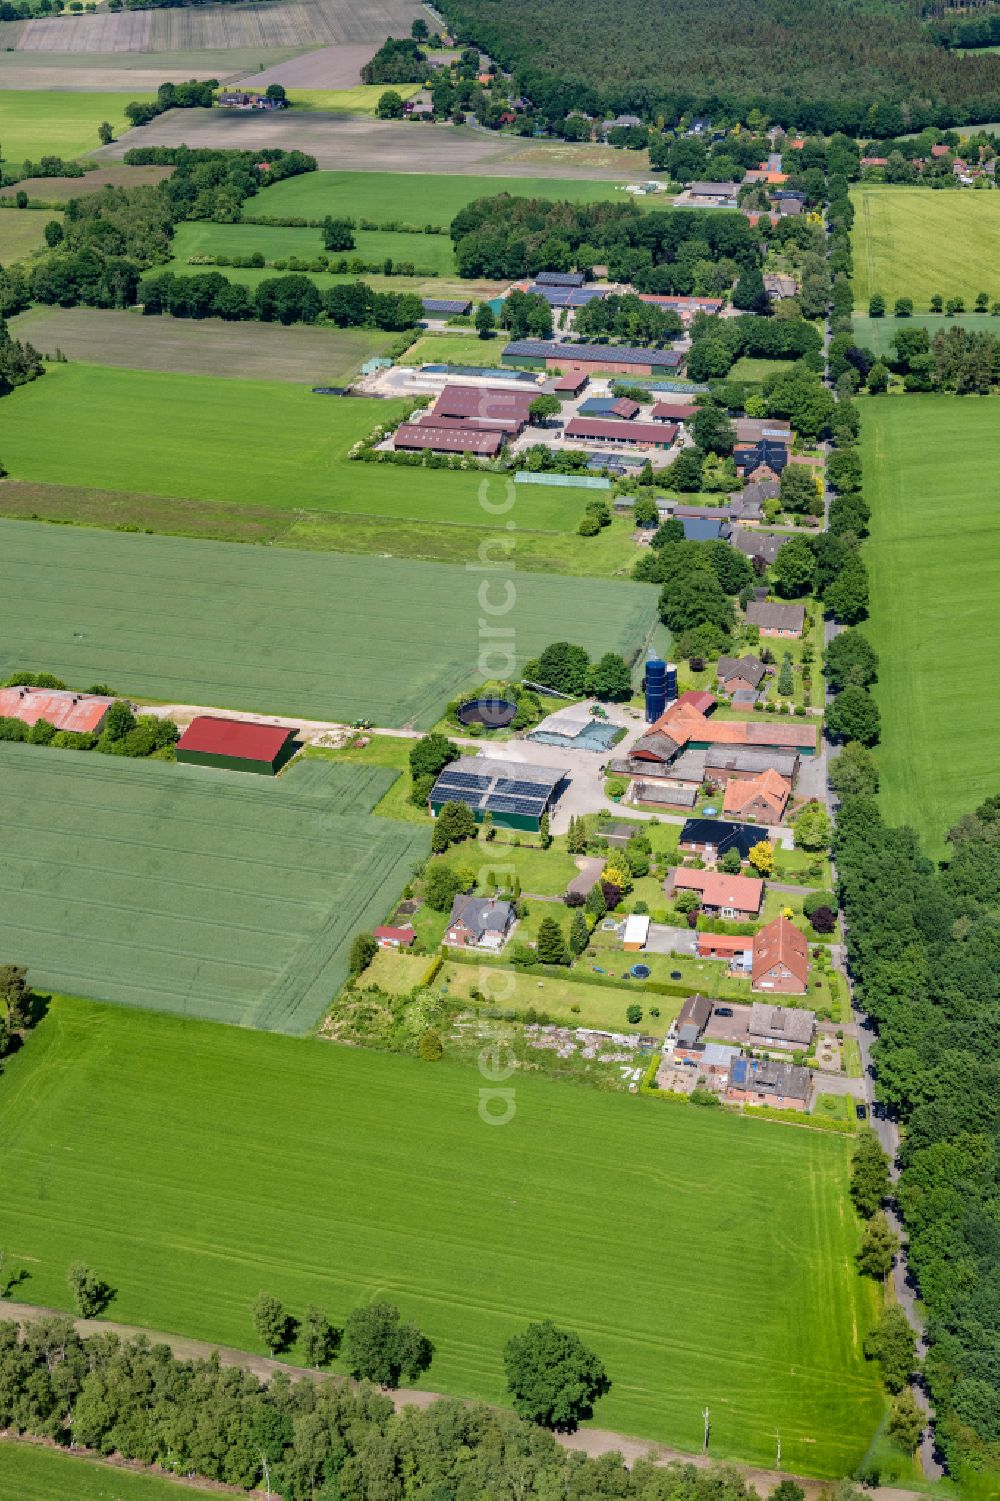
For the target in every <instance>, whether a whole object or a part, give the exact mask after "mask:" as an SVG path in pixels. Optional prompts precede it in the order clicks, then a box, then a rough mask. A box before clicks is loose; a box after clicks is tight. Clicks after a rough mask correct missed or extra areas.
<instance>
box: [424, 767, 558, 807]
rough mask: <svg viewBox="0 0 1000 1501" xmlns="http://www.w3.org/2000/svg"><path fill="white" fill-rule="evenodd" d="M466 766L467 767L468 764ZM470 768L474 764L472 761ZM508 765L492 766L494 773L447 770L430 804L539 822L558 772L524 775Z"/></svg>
mask: <svg viewBox="0 0 1000 1501" xmlns="http://www.w3.org/2000/svg"><path fill="white" fill-rule="evenodd" d="M467 764H468V763H467ZM471 764H472V765H475V764H476V762H475V761H474V760H473V761H472V762H471ZM518 770H519V768H518V767H517V766H516V765H514V764H512V763H510V762H498V763H495V766H494V769H493V770H492V771H490V770H489V769H488V762H485V761H484V763H483V770H482V771H481V772H479V771H472V770H469V771H466V770H464V769H462V767H461V764H459V765H457V766H446V767H445V768H444V770H443V771H442V772H441V774H440V776H439V777H438V779H437V781H436V782H435V783H434V788H433V791H432V793H431V801H432V802H433V803H437V804H440V803H445V802H449V803H450V802H455V803H465V804H466V805H467V807H469V808H472V809H474V810H475V811H476V812H479V813H487V812H492V813H518V814H523V815H524V816H525V817H527V818H541V816H542V814H543V813H544V812H545V809H546V807H547V806H548V803H549V799H550V797H551V796H552V793H553V791H554V789H555V788H556V787H557V786H558V785H559V783H560V782H561V781H562V777H563V773H562V771H561V770H558V769H555V768H553V769H552V770H549V768H548V767H544V768H542V767H525V768H524V775H518V774H517V773H518Z"/></svg>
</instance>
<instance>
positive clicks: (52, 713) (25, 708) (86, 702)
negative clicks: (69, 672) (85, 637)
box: [0, 687, 114, 735]
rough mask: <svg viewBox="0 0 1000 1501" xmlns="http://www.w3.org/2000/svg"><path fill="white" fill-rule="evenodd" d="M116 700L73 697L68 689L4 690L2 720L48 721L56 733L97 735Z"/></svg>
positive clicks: (1, 692) (100, 696)
mask: <svg viewBox="0 0 1000 1501" xmlns="http://www.w3.org/2000/svg"><path fill="white" fill-rule="evenodd" d="M113 703H114V699H112V698H107V697H105V695H104V694H102V693H73V692H71V691H70V690H69V689H66V688H26V687H17V688H0V718H3V719H19V720H20V721H21V723H22V724H37V723H38V721H39V720H40V719H44V720H46V722H47V723H48V724H51V725H53V726H54V727H55V729H56V730H71V731H73V732H74V733H75V734H77V735H93V734H96V733H97V731H98V730H99V729H100V728H101V726H102V725H103V723H104V716H105V715H106V714H107V712H108V710H109V709H110V708H111V705H112V704H113Z"/></svg>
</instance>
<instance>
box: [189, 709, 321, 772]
mask: <svg viewBox="0 0 1000 1501" xmlns="http://www.w3.org/2000/svg"><path fill="white" fill-rule="evenodd" d="M296 733H297V731H296V730H295V728H294V727H293V726H291V725H285V724H260V723H258V722H256V721H255V720H252V719H221V718H217V717H216V716H214V715H211V714H199V716H198V718H197V719H192V721H191V723H190V724H189V725H188V727H187V729H186V730H185V731H184V733H183V735H182V736H181V738H180V739H179V740H178V742H177V759H178V761H183V762H186V763H187V764H188V765H189V766H214V767H216V768H217V769H219V770H223V771H254V772H257V773H259V774H260V775H261V776H266V777H273V776H276V775H277V774H278V772H279V771H280V770H281V768H282V767H283V766H284V765H285V763H286V762H288V761H290V760H291V758H292V756H294V754H295V736H296Z"/></svg>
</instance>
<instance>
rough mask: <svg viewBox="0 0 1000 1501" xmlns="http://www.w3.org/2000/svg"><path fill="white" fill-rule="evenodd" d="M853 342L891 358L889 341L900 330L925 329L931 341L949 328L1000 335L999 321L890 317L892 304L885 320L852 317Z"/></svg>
mask: <svg viewBox="0 0 1000 1501" xmlns="http://www.w3.org/2000/svg"><path fill="white" fill-rule="evenodd" d="M852 321H853V324H854V338H855V342H856V343H858V344H860V345H861V347H862V348H863V349H870V350H871V351H872V353H873V354H883V355H892V353H893V345H892V341H893V338H894V336H895V335H896V333H897V332H898V331H899V330H900V329H906V328H926V329H927V332H928V333H929V334H930V336H931V338H932V339H933V338H934V335H935V334H939V333H942V332H946V331H947V330H948V329H949V328H956V327H957V328H964V329H965V330H966V332H967V333H986V334H993V335H994V337H996V336H997V335H1000V318H993V317H992V316H991V315H990V314H989V313H955V314H954V316H953V317H951V318H949V317H947V316H946V315H945V314H944V313H914V314H913V317H912V318H894V317H892V304H891V303H890V305H889V316H888V317H886V318H869V317H868V315H867V313H865V314H860V313H855V315H854V318H853V320H852Z"/></svg>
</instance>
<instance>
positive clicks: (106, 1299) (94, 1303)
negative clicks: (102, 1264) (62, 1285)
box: [66, 1261, 114, 1319]
mask: <svg viewBox="0 0 1000 1501" xmlns="http://www.w3.org/2000/svg"><path fill="white" fill-rule="evenodd" d="M66 1280H67V1282H68V1283H69V1290H70V1292H71V1293H72V1295H73V1307H74V1308H75V1309H76V1312H77V1313H78V1314H79V1316H80V1318H82V1319H95V1318H96V1317H97V1315H98V1314H99V1313H101V1312H102V1311H103V1310H104V1309H105V1308H106V1307H107V1305H108V1304H109V1303H110V1301H111V1299H112V1297H113V1296H114V1294H113V1291H112V1289H111V1288H110V1287H109V1286H108V1284H107V1283H106V1282H104V1281H103V1280H102V1279H101V1278H100V1277H98V1275H97V1273H96V1272H95V1271H94V1270H93V1268H92V1267H89V1266H87V1265H86V1264H85V1263H84V1262H82V1261H74V1263H73V1265H72V1266H71V1267H70V1269H69V1271H68V1272H67V1274H66Z"/></svg>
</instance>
